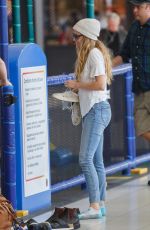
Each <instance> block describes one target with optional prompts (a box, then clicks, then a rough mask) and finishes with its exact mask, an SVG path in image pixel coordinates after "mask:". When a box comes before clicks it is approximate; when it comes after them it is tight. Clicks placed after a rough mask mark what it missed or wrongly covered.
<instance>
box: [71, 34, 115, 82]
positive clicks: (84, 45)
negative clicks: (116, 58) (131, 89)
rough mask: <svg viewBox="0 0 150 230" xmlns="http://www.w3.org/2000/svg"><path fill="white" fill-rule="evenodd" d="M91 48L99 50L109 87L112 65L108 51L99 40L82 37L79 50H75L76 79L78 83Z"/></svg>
mask: <svg viewBox="0 0 150 230" xmlns="http://www.w3.org/2000/svg"><path fill="white" fill-rule="evenodd" d="M93 48H97V49H99V50H100V51H101V52H102V54H103V57H104V63H105V70H106V77H107V84H108V85H110V84H111V81H112V64H111V58H110V54H109V51H108V49H107V48H106V47H105V45H104V44H103V43H102V42H101V41H99V40H97V41H94V40H91V39H89V38H87V37H84V36H83V40H82V42H81V45H80V48H77V60H76V64H75V75H76V78H77V80H78V81H80V78H81V73H82V71H83V69H84V66H85V63H86V60H87V58H88V55H89V52H90V51H91V50H92V49H93Z"/></svg>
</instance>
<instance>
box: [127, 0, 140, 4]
mask: <svg viewBox="0 0 150 230" xmlns="http://www.w3.org/2000/svg"><path fill="white" fill-rule="evenodd" d="M128 2H129V3H131V4H133V5H141V4H142V3H143V2H142V3H139V2H138V1H134V0H129V1H128Z"/></svg>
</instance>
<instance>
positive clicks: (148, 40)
mask: <svg viewBox="0 0 150 230" xmlns="http://www.w3.org/2000/svg"><path fill="white" fill-rule="evenodd" d="M120 55H121V56H122V58H123V61H124V62H129V60H130V59H131V61H132V71H133V84H132V91H133V92H134V93H136V94H138V93H141V92H146V91H149V90H150V19H149V20H148V21H147V22H146V23H145V24H144V25H140V23H139V21H135V22H134V23H133V24H132V25H131V28H130V30H129V32H128V35H127V37H126V39H125V42H124V44H123V47H122V50H121V52H120Z"/></svg>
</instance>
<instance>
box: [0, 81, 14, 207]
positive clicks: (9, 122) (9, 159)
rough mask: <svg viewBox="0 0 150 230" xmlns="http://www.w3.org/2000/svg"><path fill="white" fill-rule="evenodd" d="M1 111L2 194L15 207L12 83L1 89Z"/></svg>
mask: <svg viewBox="0 0 150 230" xmlns="http://www.w3.org/2000/svg"><path fill="white" fill-rule="evenodd" d="M1 91H2V92H1V94H2V95H1V100H2V103H1V106H2V108H1V111H2V116H1V120H2V131H3V133H2V178H1V181H2V187H1V188H2V194H3V195H5V196H6V197H7V199H9V200H10V201H11V203H12V204H13V207H14V208H16V142H15V113H14V109H15V106H14V88H13V86H12V85H9V86H4V87H2V89H1Z"/></svg>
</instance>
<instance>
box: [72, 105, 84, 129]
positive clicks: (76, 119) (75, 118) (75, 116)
mask: <svg viewBox="0 0 150 230" xmlns="http://www.w3.org/2000/svg"><path fill="white" fill-rule="evenodd" d="M71 110H72V112H71V120H72V124H73V125H75V126H77V125H79V124H80V122H81V119H82V118H81V111H80V104H79V102H74V103H73V104H72V107H71Z"/></svg>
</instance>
